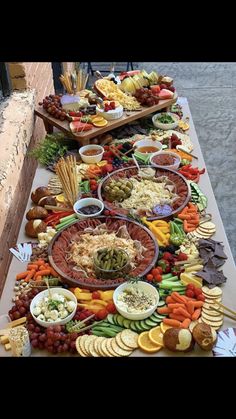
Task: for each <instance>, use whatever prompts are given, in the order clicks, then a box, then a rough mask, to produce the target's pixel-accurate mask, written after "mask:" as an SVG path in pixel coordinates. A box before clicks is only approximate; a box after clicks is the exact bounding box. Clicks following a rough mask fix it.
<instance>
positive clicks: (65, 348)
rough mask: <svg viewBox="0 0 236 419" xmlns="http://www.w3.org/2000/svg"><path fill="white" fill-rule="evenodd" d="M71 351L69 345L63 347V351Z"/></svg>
mask: <svg viewBox="0 0 236 419" xmlns="http://www.w3.org/2000/svg"><path fill="white" fill-rule="evenodd" d="M68 349H69V345H67V343H64V345H63V351H64V352H66V351H68Z"/></svg>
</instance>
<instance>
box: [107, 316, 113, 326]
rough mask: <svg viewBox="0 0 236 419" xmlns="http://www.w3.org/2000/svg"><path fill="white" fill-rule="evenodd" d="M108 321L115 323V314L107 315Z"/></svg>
mask: <svg viewBox="0 0 236 419" xmlns="http://www.w3.org/2000/svg"><path fill="white" fill-rule="evenodd" d="M107 321H108V323H110V324H115V323H114V316H113V314H108V316H107Z"/></svg>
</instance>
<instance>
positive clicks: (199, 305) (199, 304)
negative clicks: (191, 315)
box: [193, 301, 204, 308]
mask: <svg viewBox="0 0 236 419" xmlns="http://www.w3.org/2000/svg"><path fill="white" fill-rule="evenodd" d="M203 304H204V302H203V301H194V302H193V305H194V307H195V308H200V307H202V306H203Z"/></svg>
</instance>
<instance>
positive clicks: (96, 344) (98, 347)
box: [94, 336, 106, 356]
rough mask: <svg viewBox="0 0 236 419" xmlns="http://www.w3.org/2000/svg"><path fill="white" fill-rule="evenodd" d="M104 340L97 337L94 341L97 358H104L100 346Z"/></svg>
mask: <svg viewBox="0 0 236 419" xmlns="http://www.w3.org/2000/svg"><path fill="white" fill-rule="evenodd" d="M105 339H106V338H104V337H102V336H99V337H98V338H97V339H96V340H94V349H95V351H96V352H97V353H98V355H99V356H106V355H105V354H104V352H103V351H102V348H101V344H102V342H103V341H104V340H105Z"/></svg>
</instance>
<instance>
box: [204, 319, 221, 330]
mask: <svg viewBox="0 0 236 419" xmlns="http://www.w3.org/2000/svg"><path fill="white" fill-rule="evenodd" d="M199 323H205V324H208V323H206V322H205V321H204V320H203V319H199ZM208 326H211V328H212V329H213V330H215V331H216V330H218V329H219V328H220V327H221V326H222V324H221V325H220V326H212V325H211V324H208Z"/></svg>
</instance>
